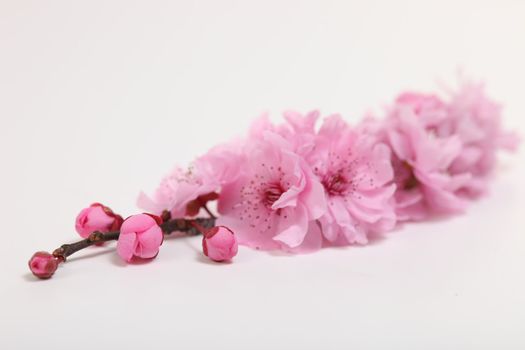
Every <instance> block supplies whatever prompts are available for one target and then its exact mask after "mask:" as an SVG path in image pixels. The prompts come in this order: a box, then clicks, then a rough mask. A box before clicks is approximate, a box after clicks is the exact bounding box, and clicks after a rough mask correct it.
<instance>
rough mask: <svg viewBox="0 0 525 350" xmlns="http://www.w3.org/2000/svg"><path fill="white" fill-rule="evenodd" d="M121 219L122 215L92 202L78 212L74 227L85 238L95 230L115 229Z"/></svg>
mask: <svg viewBox="0 0 525 350" xmlns="http://www.w3.org/2000/svg"><path fill="white" fill-rule="evenodd" d="M122 221H123V220H122V217H121V216H120V215H117V214H115V213H113V211H112V210H111V209H109V208H108V207H106V206H104V205H102V204H100V203H94V204H91V206H89V207H88V208H84V209H82V211H81V212H80V213H79V214H78V216H77V219H76V223H75V229H76V230H77V232H78V234H79V235H80V236H81V237H83V238H87V237H89V235H90V234H92V233H93V232H95V231H100V232H110V231H116V230H118V229H119V228H120V226H121V225H122Z"/></svg>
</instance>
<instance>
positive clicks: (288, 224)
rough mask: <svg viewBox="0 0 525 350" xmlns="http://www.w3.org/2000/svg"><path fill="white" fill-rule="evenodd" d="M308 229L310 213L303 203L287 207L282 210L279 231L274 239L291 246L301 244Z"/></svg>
mask: <svg viewBox="0 0 525 350" xmlns="http://www.w3.org/2000/svg"><path fill="white" fill-rule="evenodd" d="M307 230H308V214H307V212H306V209H305V208H304V207H303V206H302V205H298V206H297V207H295V208H293V209H292V208H286V209H283V211H282V212H281V219H280V222H279V228H278V232H279V234H278V235H276V236H275V237H274V238H273V239H274V240H276V241H279V242H282V243H284V244H286V245H287V246H288V247H290V248H295V247H297V246H299V245H300V244H301V243H302V242H303V240H304V237H305V235H306V232H307Z"/></svg>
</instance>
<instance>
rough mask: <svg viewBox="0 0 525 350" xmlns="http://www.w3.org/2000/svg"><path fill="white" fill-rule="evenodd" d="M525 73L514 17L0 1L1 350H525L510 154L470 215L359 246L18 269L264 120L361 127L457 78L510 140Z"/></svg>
mask: <svg viewBox="0 0 525 350" xmlns="http://www.w3.org/2000/svg"><path fill="white" fill-rule="evenodd" d="M524 64H525V2H523V1H503V0H498V1H481V0H477V1H444V0H442V1H436V2H430V3H426V2H423V1H390V2H386V1H385V2H379V1H367V2H364V1H363V2H357V1H355V2H352V1H341V2H331V1H318V2H307V1H301V2H299V1H297V2H292V1H258V2H249V1H207V2H189V1H165V2H157V1H144V2H137V1H14V0H13V1H6V0H2V1H0V121H1V124H0V154H1V158H0V159H1V167H2V170H1V172H0V179H1V181H0V189H1V192H0V195H1V197H0V209H1V210H0V217H1V222H0V227H1V232H0V242H1V248H0V256H1V257H0V259H1V262H0V263H1V266H2V268H1V274H2V281H1V282H0V319H1V324H0V348H2V349H31V348H34V347H39V348H43V349H78V350H80V349H93V348H101V349H106V348H110V347H111V346H113V347H115V348H117V347H118V348H119V349H120V348H123V349H206V348H213V349H352V348H354V349H496V348H497V349H523V348H525V335H524V330H525V274H524V271H523V269H524V267H525V238H524V236H525V225H524V223H523V218H524V214H525V210H524V208H525V186H524V184H523V182H524V180H523V179H525V162H524V160H525V157H524V155H525V153H524V149H523V147H522V148H521V151H520V153H518V154H516V155H514V156H512V157H504V158H502V162H501V166H500V168H499V169H498V174H497V178H496V179H495V181H494V183H493V186H492V191H491V193H490V195H489V196H488V197H486V198H484V199H482V200H481V201H479V202H477V203H475V204H473V205H472V207H471V208H470V209H469V210H468V213H467V214H466V215H464V216H457V217H454V218H450V219H447V220H440V221H436V222H431V223H422V224H413V225H406V226H405V227H403V228H401V229H399V230H397V231H396V232H393V233H392V234H390V235H388V236H387V237H385V239H382V240H380V241H378V242H375V243H374V244H372V245H370V246H367V247H363V248H359V247H350V248H346V249H327V250H323V251H321V252H318V253H315V254H311V255H303V256H285V255H279V254H268V253H263V252H255V251H251V250H249V249H246V248H244V249H241V250H240V252H239V255H238V256H237V258H236V259H235V261H234V263H232V264H227V265H224V264H220V265H218V264H212V263H209V262H207V261H206V260H205V259H203V258H202V256H201V253H200V248H199V244H200V241H199V239H198V238H197V237H193V238H179V239H167V240H166V241H165V243H164V245H163V246H162V248H161V249H162V250H161V254H160V255H159V256H158V258H157V259H155V261H153V262H151V263H147V264H142V265H132V266H124V265H123V264H122V263H121V262H120V261H119V259H118V257H117V256H116V254H115V253H114V250H113V246H111V245H109V246H106V248H93V249H89V250H86V251H84V252H81V253H79V254H78V255H75V257H74V258H71V259H70V262H68V263H67V264H65V265H64V266H62V267H61V268H60V269H59V271H58V272H57V274H56V275H55V276H54V277H53V279H51V280H48V281H37V280H35V279H34V278H33V277H32V276H31V275H30V273H29V271H28V268H27V260H28V258H29V257H30V256H31V255H32V253H33V252H34V251H36V250H52V249H54V248H56V247H57V246H58V245H59V244H61V243H63V242H67V241H71V240H74V239H76V236H75V232H74V228H73V222H74V218H75V216H76V214H77V212H78V211H79V210H80V209H81V208H83V207H84V206H86V205H88V204H90V203H91V202H93V201H101V202H103V203H106V204H108V205H110V206H111V207H112V208H114V209H115V210H116V211H118V212H119V213H122V214H123V215H128V214H131V213H134V212H135V210H136V208H135V198H136V195H137V193H138V192H139V191H140V190H141V189H145V190H152V189H153V188H154V187H155V185H156V184H157V182H158V181H159V179H160V178H161V176H162V175H164V174H165V173H166V172H167V171H169V170H170V169H171V167H172V166H173V165H174V164H175V163H180V164H186V163H187V162H188V161H190V160H191V159H192V158H193V157H195V156H197V155H199V154H202V153H203V152H205V151H206V150H207V149H208V148H209V147H211V146H213V145H214V144H217V143H218V142H221V141H225V140H228V139H229V138H231V137H232V136H234V135H237V134H241V133H243V132H244V130H246V128H247V126H248V125H249V122H250V120H252V119H253V118H254V117H256V116H257V115H258V114H259V113H260V112H261V111H263V110H269V111H271V112H272V113H274V116H277V115H278V113H280V112H281V111H282V110H284V109H288V108H295V109H298V110H300V111H307V110H309V109H311V108H320V109H321V110H322V112H324V113H325V114H328V113H332V112H341V113H343V114H344V116H345V117H346V118H347V119H348V120H350V121H356V120H358V119H359V118H360V117H361V116H362V115H363V114H364V113H365V112H367V111H368V110H370V109H373V110H376V111H380V110H381V107H382V106H384V104H385V103H388V101H390V100H391V99H392V98H394V96H395V95H396V94H397V93H398V92H400V91H401V90H403V89H407V88H410V89H418V90H422V91H432V90H434V89H436V88H437V85H436V82H437V81H441V80H443V81H446V82H449V83H454V81H455V77H456V71H457V69H458V68H463V69H464V70H465V71H466V72H467V73H468V74H470V75H471V76H473V77H475V78H482V79H484V80H485V81H486V82H487V83H488V90H489V92H490V94H491V95H492V96H494V97H496V98H497V99H498V100H499V101H501V102H502V103H503V104H504V105H505V118H506V119H505V123H506V125H507V126H508V127H510V128H514V129H516V130H518V131H521V134H522V135H524V134H525V119H524V117H525V99H524V93H523V91H524V89H523V82H524V81H525V68H524Z"/></svg>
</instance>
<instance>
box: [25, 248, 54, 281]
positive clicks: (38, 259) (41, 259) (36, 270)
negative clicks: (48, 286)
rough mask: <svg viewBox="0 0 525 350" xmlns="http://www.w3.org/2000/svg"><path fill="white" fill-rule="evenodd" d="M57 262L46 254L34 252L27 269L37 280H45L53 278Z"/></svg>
mask: <svg viewBox="0 0 525 350" xmlns="http://www.w3.org/2000/svg"><path fill="white" fill-rule="evenodd" d="M58 263H59V260H58V259H57V258H55V257H54V256H53V255H51V254H49V253H48V252H36V253H35V254H33V256H32V257H31V259H30V260H29V269H30V270H31V272H32V273H33V275H35V276H36V277H38V278H41V279H46V278H50V277H51V276H53V274H54V273H55V271H56V270H57V267H58Z"/></svg>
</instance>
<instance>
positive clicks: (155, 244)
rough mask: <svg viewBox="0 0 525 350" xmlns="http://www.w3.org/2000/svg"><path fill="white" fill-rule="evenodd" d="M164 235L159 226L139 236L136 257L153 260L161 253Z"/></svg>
mask: <svg viewBox="0 0 525 350" xmlns="http://www.w3.org/2000/svg"><path fill="white" fill-rule="evenodd" d="M162 240H163V235H162V230H161V228H160V227H159V226H153V227H151V228H150V229H148V230H147V231H145V232H143V233H140V234H138V235H137V241H138V244H137V247H136V249H135V251H136V255H137V256H139V257H141V258H145V259H148V258H153V257H155V256H156V255H157V254H158V252H159V247H160V245H161V244H162Z"/></svg>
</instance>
